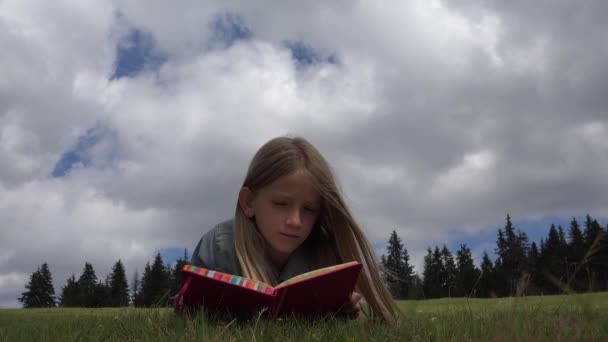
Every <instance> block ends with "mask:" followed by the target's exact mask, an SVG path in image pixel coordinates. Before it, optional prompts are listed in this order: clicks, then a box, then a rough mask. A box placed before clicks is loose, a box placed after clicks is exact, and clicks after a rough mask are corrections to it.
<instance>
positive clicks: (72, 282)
mask: <svg viewBox="0 0 608 342" xmlns="http://www.w3.org/2000/svg"><path fill="white" fill-rule="evenodd" d="M79 296H80V287H79V286H78V282H77V281H76V277H75V276H74V273H72V275H71V276H70V277H69V278H68V280H67V284H66V285H65V286H64V287H63V288H62V289H61V299H60V304H59V305H61V306H62V307H66V308H69V307H77V306H80V297H79Z"/></svg>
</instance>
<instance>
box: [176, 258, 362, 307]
mask: <svg viewBox="0 0 608 342" xmlns="http://www.w3.org/2000/svg"><path fill="white" fill-rule="evenodd" d="M361 269H362V264H361V263H359V262H357V261H352V262H347V263H342V264H339V265H334V266H329V267H324V268H321V269H317V270H313V271H310V272H307V273H303V274H300V275H298V276H295V277H293V278H290V279H288V280H286V281H284V282H282V283H280V284H278V285H276V286H274V287H273V286H270V285H269V284H266V283H263V282H259V281H255V280H252V279H248V278H245V277H240V276H236V275H232V274H227V273H222V272H216V271H214V270H210V269H206V268H203V267H197V266H192V265H185V266H184V267H183V269H182V270H181V276H182V284H183V285H182V287H181V290H180V291H179V293H178V294H177V296H176V297H175V311H176V312H177V313H178V314H179V313H183V312H184V311H186V310H189V309H195V310H196V309H201V308H202V309H205V310H208V311H212V312H213V311H216V312H217V311H222V312H228V313H229V314H235V315H243V314H254V313H259V312H262V311H263V312H265V313H267V314H270V315H271V316H272V317H278V316H285V315H290V314H295V315H303V316H310V315H320V314H338V313H339V312H340V310H341V309H342V307H343V306H344V305H345V304H346V303H348V301H349V300H350V297H351V294H352V292H353V291H354V289H355V286H356V284H357V280H358V278H359V274H360V272H361Z"/></svg>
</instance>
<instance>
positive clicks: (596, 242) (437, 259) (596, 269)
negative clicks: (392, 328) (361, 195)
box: [381, 215, 608, 299]
mask: <svg viewBox="0 0 608 342" xmlns="http://www.w3.org/2000/svg"><path fill="white" fill-rule="evenodd" d="M494 252H495V254H496V256H497V258H496V259H495V260H494V261H492V259H491V258H490V256H489V255H488V253H487V252H486V251H484V253H483V257H482V261H481V265H479V267H476V266H475V264H474V262H473V258H472V255H471V250H470V249H469V248H468V247H467V246H466V244H461V245H460V248H459V249H458V251H457V252H456V255H454V254H453V253H452V252H451V251H450V250H449V249H448V248H447V247H446V246H445V245H443V246H442V247H441V248H439V246H435V247H434V248H430V247H429V248H428V249H427V254H426V256H425V257H424V269H423V272H422V275H418V274H416V273H415V272H414V271H413V266H412V265H411V264H410V259H409V254H408V252H407V249H406V248H405V246H403V244H402V242H401V239H400V238H399V236H398V235H397V234H396V232H395V231H393V232H392V234H391V236H390V238H389V243H388V246H387V255H382V259H381V264H382V269H383V277H384V281H385V284H386V286H387V288H388V289H389V291H390V292H391V294H392V295H393V297H394V298H398V299H423V298H441V297H463V296H471V297H505V296H515V295H542V294H560V293H572V292H591V291H606V290H608V227H607V228H606V229H604V228H602V227H601V226H600V224H599V223H598V221H597V220H595V219H593V218H591V217H590V216H589V215H587V216H586V218H585V222H584V227H583V228H581V227H580V225H579V223H578V222H577V221H576V218H573V219H572V221H571V222H570V226H569V227H568V231H567V232H566V231H564V229H563V228H562V227H561V226H558V227H555V225H554V224H552V225H551V226H550V228H549V232H548V235H547V236H546V237H545V238H541V240H540V241H539V244H536V242H532V243H531V244H530V242H529V239H528V236H527V235H526V233H525V232H523V231H521V230H519V229H515V227H514V226H513V223H512V222H511V218H510V216H509V215H507V220H506V224H505V226H504V228H499V229H498V232H497V239H496V248H495V250H494Z"/></svg>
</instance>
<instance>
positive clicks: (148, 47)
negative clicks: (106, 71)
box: [110, 29, 167, 80]
mask: <svg viewBox="0 0 608 342" xmlns="http://www.w3.org/2000/svg"><path fill="white" fill-rule="evenodd" d="M166 60H167V57H166V56H165V55H164V54H162V53H160V52H159V51H158V50H157V49H156V44H155V42H154V37H153V36H152V34H150V33H146V32H143V31H141V30H138V29H131V30H130V32H129V34H128V36H127V37H126V39H125V40H123V41H121V42H120V43H119V44H118V46H117V47H116V63H115V67H114V71H113V73H112V76H111V77H110V80H114V79H119V78H121V77H132V76H135V75H136V74H138V73H139V72H141V71H144V70H158V68H160V66H161V65H162V64H163V63H164V62H165V61H166Z"/></svg>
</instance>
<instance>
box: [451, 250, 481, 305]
mask: <svg viewBox="0 0 608 342" xmlns="http://www.w3.org/2000/svg"><path fill="white" fill-rule="evenodd" d="M456 268H457V271H456V296H469V295H470V294H471V292H472V291H473V286H475V282H476V281H477V278H478V277H479V270H477V269H476V268H475V264H474V262H473V255H472V254H471V250H470V249H469V248H468V247H467V245H466V244H461V245H460V249H459V250H458V252H456Z"/></svg>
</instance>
